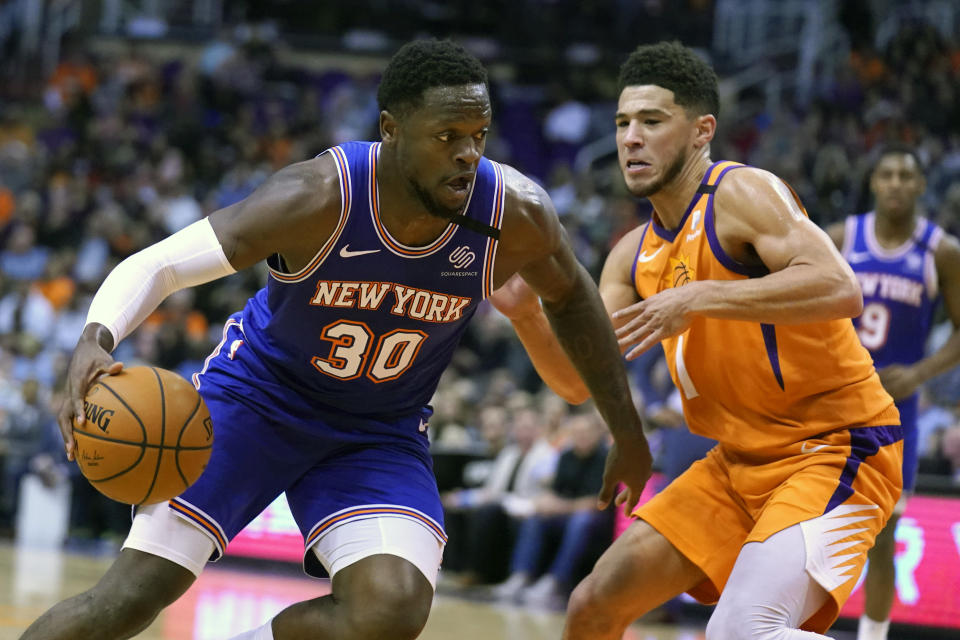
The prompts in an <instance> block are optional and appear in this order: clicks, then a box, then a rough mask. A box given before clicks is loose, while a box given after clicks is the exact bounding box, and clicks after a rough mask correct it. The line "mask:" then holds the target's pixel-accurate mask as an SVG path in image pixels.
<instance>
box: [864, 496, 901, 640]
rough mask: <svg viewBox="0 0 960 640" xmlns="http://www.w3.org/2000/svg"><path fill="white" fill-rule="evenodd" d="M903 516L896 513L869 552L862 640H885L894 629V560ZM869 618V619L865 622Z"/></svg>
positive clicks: (865, 580) (865, 581)
mask: <svg viewBox="0 0 960 640" xmlns="http://www.w3.org/2000/svg"><path fill="white" fill-rule="evenodd" d="M899 520H900V516H899V514H897V513H894V514H893V515H892V516H890V520H889V521H888V522H887V525H886V526H885V527H884V528H883V530H882V531H881V532H880V534H879V535H878V536H877V540H876V542H875V543H874V544H873V548H872V549H870V551H869V552H868V553H867V558H868V560H869V564H868V565H867V577H866V578H865V579H864V583H863V589H864V596H865V598H864V600H865V604H864V612H863V613H864V615H863V617H861V618H860V623H859V628H858V633H857V637H858V640H873V639H874V638H877V639H878V640H883V639H884V638H886V637H887V628H888V627H889V626H890V621H889V618H890V609H891V608H892V607H893V596H894V591H895V582H896V568H895V566H894V562H893V557H894V554H895V552H896V549H897V541H896V539H895V537H894V533H895V532H896V530H897V522H898V521H899ZM865 618H866V619H865Z"/></svg>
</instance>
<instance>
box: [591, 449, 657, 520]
mask: <svg viewBox="0 0 960 640" xmlns="http://www.w3.org/2000/svg"><path fill="white" fill-rule="evenodd" d="M652 466H653V457H652V456H651V455H650V446H649V445H648V444H647V439H646V438H645V437H644V436H643V434H642V433H640V434H637V435H632V436H628V437H623V436H621V437H620V438H619V439H618V440H617V441H616V442H615V443H614V444H613V446H612V447H610V451H609V452H608V453H607V464H606V468H604V470H603V487H602V488H601V489H600V495H599V496H598V497H597V508H598V509H606V508H607V505H609V504H610V499H611V498H613V494H614V491H616V487H617V484H619V483H621V482H622V483H623V484H624V486H625V488H624V489H623V491H621V492H620V493H619V495H617V498H616V501H615V504H616V505H617V506H618V507H619V506H620V505H623V513H624V515H625V516H627V517H629V516H630V514H631V513H632V512H633V510H634V509H635V508H636V506H637V503H638V502H639V501H640V494H641V493H643V487H644V485H646V484H647V480H649V479H650V471H651V468H652Z"/></svg>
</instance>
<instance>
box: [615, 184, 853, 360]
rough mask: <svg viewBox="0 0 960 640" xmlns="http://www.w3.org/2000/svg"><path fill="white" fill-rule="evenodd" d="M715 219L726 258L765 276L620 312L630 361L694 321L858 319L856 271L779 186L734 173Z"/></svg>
mask: <svg viewBox="0 0 960 640" xmlns="http://www.w3.org/2000/svg"><path fill="white" fill-rule="evenodd" d="M714 211H715V218H716V220H715V224H716V232H717V237H718V239H719V241H720V245H721V246H722V247H723V249H724V251H725V252H726V253H727V254H728V255H729V256H730V257H732V258H733V259H734V260H736V261H738V262H739V263H741V264H744V265H747V266H752V267H762V268H764V269H765V270H766V271H767V272H768V273H767V275H763V276H761V277H756V278H747V279H743V280H698V281H693V282H690V283H688V284H686V285H684V286H681V287H675V288H672V289H666V290H664V291H662V292H660V293H658V294H657V295H655V296H651V297H650V298H647V299H646V300H643V301H641V302H638V303H636V304H634V305H631V306H629V307H626V308H625V309H622V310H620V311H618V312H617V313H616V314H614V319H615V320H616V319H621V320H623V319H629V321H628V322H626V324H624V325H622V326H621V327H620V328H619V329H618V330H617V336H618V338H619V339H620V344H621V346H624V347H630V348H631V349H630V351H629V352H628V353H627V357H628V358H634V357H636V356H638V355H640V354H641V353H643V352H644V351H646V350H647V349H649V348H650V347H651V346H653V345H654V344H656V343H657V342H659V341H661V340H663V339H664V338H668V337H670V336H674V335H678V334H680V333H683V332H684V331H685V330H686V329H687V327H689V326H690V323H691V322H692V320H693V318H695V317H697V316H704V317H708V318H727V319H731V320H746V321H751V322H762V323H768V324H797V323H804V322H820V321H826V320H834V319H838V318H852V317H856V316H857V315H859V314H860V312H861V311H862V308H863V297H862V295H861V292H860V285H859V284H858V282H857V279H856V276H855V275H854V273H853V270H852V269H851V268H850V266H849V265H848V264H847V263H846V261H845V260H844V259H843V257H842V256H841V255H840V252H839V251H838V250H837V248H836V246H835V245H834V242H833V241H832V240H831V239H830V237H829V236H828V235H827V234H826V233H824V231H823V230H822V229H820V228H819V227H817V225H815V224H814V223H813V222H811V221H810V219H809V218H808V217H807V215H806V213H805V212H804V211H803V209H802V208H801V207H800V205H799V204H798V203H797V201H796V199H795V198H794V196H793V194H792V193H791V191H790V189H789V188H788V187H787V186H786V185H785V184H784V183H783V182H782V181H781V180H780V179H779V178H777V177H776V176H774V175H773V174H771V173H769V172H766V171H763V170H760V169H754V168H743V169H737V170H736V171H732V172H730V174H729V175H728V176H727V177H726V178H725V179H724V180H723V181H722V182H721V183H720V187H719V188H718V189H717V193H716V196H715V200H714Z"/></svg>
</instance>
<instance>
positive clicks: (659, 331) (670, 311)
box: [613, 282, 697, 360]
mask: <svg viewBox="0 0 960 640" xmlns="http://www.w3.org/2000/svg"><path fill="white" fill-rule="evenodd" d="M696 284H697V283H696V282H691V283H688V284H686V285H684V286H682V287H674V288H672V289H664V290H663V291H661V292H660V293H658V294H656V295H654V296H651V297H649V298H647V299H646V300H641V301H640V302H637V303H636V304H632V305H630V306H629V307H624V308H623V309H620V310H618V311H616V312H615V313H614V314H613V319H614V320H615V321H624V320H626V324H623V325H621V326H620V328H619V329H617V340H618V341H619V343H620V348H621V349H622V350H623V351H624V352H625V353H626V355H627V360H633V359H634V358H636V357H637V356H639V355H640V354H642V353H643V352H644V351H646V350H647V349H649V348H650V347H652V346H653V345H655V344H657V343H658V342H660V341H661V340H663V339H664V338H669V337H670V336H675V335H679V334H681V333H683V332H684V331H686V330H687V327H689V326H690V321H691V314H690V311H689V303H690V302H691V301H692V300H693V295H694V289H695V288H696V287H695V285H696Z"/></svg>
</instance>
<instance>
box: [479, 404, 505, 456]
mask: <svg viewBox="0 0 960 640" xmlns="http://www.w3.org/2000/svg"><path fill="white" fill-rule="evenodd" d="M506 433H507V412H506V410H504V409H503V408H502V407H486V408H484V409H483V411H481V412H480V434H481V435H482V436H483V439H484V440H485V441H486V442H489V443H490V444H491V446H493V447H494V448H496V447H499V446H500V445H501V444H502V443H503V441H504V439H505V438H506Z"/></svg>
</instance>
